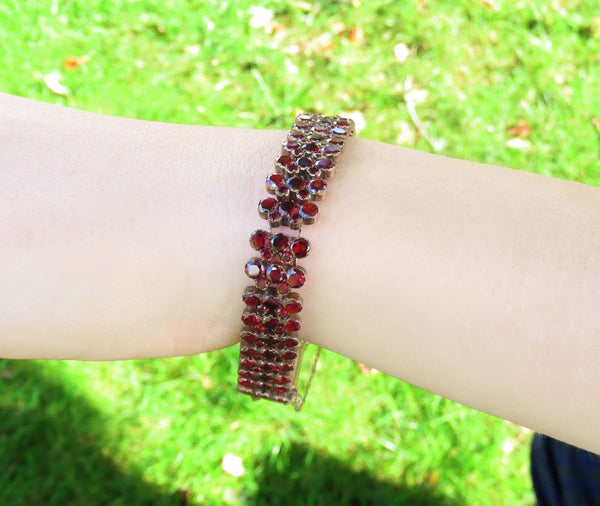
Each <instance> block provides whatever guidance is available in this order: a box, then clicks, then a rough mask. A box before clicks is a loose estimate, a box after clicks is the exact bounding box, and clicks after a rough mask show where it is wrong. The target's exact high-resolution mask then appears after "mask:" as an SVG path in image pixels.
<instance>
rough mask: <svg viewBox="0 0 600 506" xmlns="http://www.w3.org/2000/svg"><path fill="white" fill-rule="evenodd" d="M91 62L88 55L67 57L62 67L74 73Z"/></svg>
mask: <svg viewBox="0 0 600 506" xmlns="http://www.w3.org/2000/svg"><path fill="white" fill-rule="evenodd" d="M89 61H90V57H89V56H88V55H87V54H85V55H83V56H67V57H66V58H65V59H64V60H63V62H62V66H63V68H64V69H66V70H70V71H73V70H77V69H78V68H79V67H81V66H82V65H84V64H86V63H87V62H89Z"/></svg>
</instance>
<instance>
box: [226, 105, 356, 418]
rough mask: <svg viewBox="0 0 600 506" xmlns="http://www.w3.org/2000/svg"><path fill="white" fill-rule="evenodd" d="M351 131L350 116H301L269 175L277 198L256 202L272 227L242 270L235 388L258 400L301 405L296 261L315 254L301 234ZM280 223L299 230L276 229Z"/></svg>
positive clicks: (300, 276) (257, 238)
mask: <svg viewBox="0 0 600 506" xmlns="http://www.w3.org/2000/svg"><path fill="white" fill-rule="evenodd" d="M353 134H354V122H353V121H352V120H350V119H346V118H341V117H339V116H332V117H327V116H323V115H321V114H301V115H300V116H298V117H297V118H296V121H295V122H294V125H293V126H292V129H291V131H290V133H289V135H288V137H287V139H286V141H285V142H284V144H283V149H282V153H281V156H280V157H279V158H278V159H277V160H276V161H275V172H274V173H273V174H271V175H269V176H268V177H267V180H266V186H267V192H269V193H270V194H271V195H273V196H272V197H267V198H263V199H262V200H261V201H260V202H259V203H258V214H259V215H260V217H261V218H264V219H265V220H267V221H268V222H269V231H266V230H255V231H254V232H252V234H251V235H250V246H252V248H253V249H255V250H256V251H257V252H258V253H259V254H260V256H256V257H254V258H251V259H250V260H249V261H248V262H247V263H246V267H245V270H246V274H247V275H248V277H249V278H250V279H252V280H253V281H254V285H252V286H248V287H247V288H246V289H245V290H244V293H243V295H242V300H243V301H244V302H245V304H246V309H245V310H244V312H243V314H242V322H243V324H244V326H243V328H242V331H241V339H242V342H241V345H240V360H239V370H238V387H237V388H238V390H239V391H240V392H242V393H244V394H249V395H251V396H253V397H254V398H255V399H258V398H265V399H270V400H273V401H278V402H282V403H285V404H292V405H293V406H295V407H296V409H300V407H301V406H302V403H303V402H304V398H303V397H302V395H301V394H300V393H299V391H298V375H299V370H300V362H301V358H302V353H303V350H304V346H305V345H306V343H305V342H304V341H302V340H300V339H299V337H298V331H299V330H300V317H299V316H298V313H299V312H300V311H301V310H302V298H301V297H300V295H298V294H297V293H296V292H295V291H292V290H294V289H297V288H300V287H301V286H302V285H303V284H304V281H305V279H306V271H305V270H304V269H303V268H302V267H301V266H299V265H297V263H296V260H297V259H299V258H304V257H305V256H307V255H308V253H309V251H310V243H309V242H308V240H307V239H305V238H304V237H302V236H301V233H302V225H309V224H311V223H314V222H315V221H316V219H317V216H318V212H319V209H318V207H317V204H315V203H314V201H315V200H320V199H322V198H323V197H324V196H325V193H326V191H327V180H328V179H330V178H331V177H333V175H334V171H335V166H336V164H337V161H338V157H339V155H340V153H341V151H342V148H343V146H344V144H345V142H346V140H347V139H348V137H350V136H351V135H353ZM281 226H285V227H288V228H290V229H291V230H293V231H298V235H297V236H293V235H289V234H286V233H283V232H277V233H274V232H273V229H275V228H279V227H281ZM313 372H314V368H313ZM309 383H310V380H309Z"/></svg>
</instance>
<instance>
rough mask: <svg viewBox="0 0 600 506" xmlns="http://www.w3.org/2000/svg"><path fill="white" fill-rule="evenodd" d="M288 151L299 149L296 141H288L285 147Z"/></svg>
mask: <svg viewBox="0 0 600 506" xmlns="http://www.w3.org/2000/svg"><path fill="white" fill-rule="evenodd" d="M285 146H286V147H287V148H288V149H291V150H294V149H298V148H299V147H300V143H299V142H298V141H297V140H289V141H287V144H286V145H285Z"/></svg>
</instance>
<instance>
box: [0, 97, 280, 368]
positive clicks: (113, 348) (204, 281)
mask: <svg viewBox="0 0 600 506" xmlns="http://www.w3.org/2000/svg"><path fill="white" fill-rule="evenodd" d="M0 135H1V138H2V143H1V144H0V161H1V162H0V194H1V198H0V279H1V280H2V286H3V297H2V299H1V300H0V356H3V357H11V358H82V359H118V358H133V357H151V356H167V355H179V354H184V353H197V352H200V351H206V350H208V349H215V348H218V347H222V346H226V345H227V344H231V343H233V342H234V341H235V340H236V335H235V332H230V333H229V334H228V337H227V339H228V340H227V339H225V338H224V337H223V336H224V335H225V333H224V332H223V330H222V329H221V322H224V321H227V319H228V318H229V317H230V316H231V315H230V314H227V315H226V316H224V315H223V314H222V313H223V311H224V308H226V307H229V308H233V307H235V308H236V312H239V311H240V309H239V305H240V303H241V301H240V294H241V290H243V287H244V286H245V285H244V280H243V276H242V275H241V272H242V271H241V258H240V253H241V250H242V249H243V245H244V244H245V241H244V238H243V237H244V236H245V235H247V233H248V227H250V226H251V217H252V218H254V213H252V209H253V207H254V206H255V205H256V203H255V202H254V203H252V204H251V202H252V200H255V199H256V197H253V196H252V195H251V193H252V189H251V186H252V185H254V186H255V192H256V191H258V187H260V186H261V181H260V179H261V178H260V177H259V173H261V172H262V171H263V170H264V169H263V167H264V165H265V163H266V160H267V159H269V158H270V159H272V158H273V157H274V156H275V154H276V152H277V143H278V141H274V142H266V143H265V144H266V146H260V145H257V144H260V143H261V142H264V141H262V140H261V137H260V135H256V134H255V133H254V132H251V131H243V130H231V129H218V128H202V127H193V126H185V125H170V124H161V123H152V122H142V121H135V120H127V119H120V118H113V117H106V116H100V115H94V114H88V113H83V112H80V111H75V110H71V109H66V108H59V107H54V106H49V105H46V104H41V103H37V102H33V101H27V100H23V99H19V98H16V97H10V96H6V95H0ZM270 135H271V136H273V135H274V136H275V137H277V133H276V132H272V133H270ZM269 150H271V151H272V152H271V153H269ZM262 157H264V159H263V158H262ZM271 162H272V160H271ZM251 165H252V166H256V174H254V175H252V174H246V173H245V172H244V171H245V170H246V169H247V168H248V167H250V166H251ZM240 199H246V200H245V202H244V201H240ZM244 215H246V216H247V217H248V219H247V221H246V222H245V223H240V221H239V220H240V217H242V216H244ZM236 242H239V243H240V244H239V248H237V249H233V248H232V245H233V244H235V243H236ZM232 313H233V311H232ZM234 320H235V321H236V322H239V314H238V315H236V316H235V317H234ZM227 325H228V329H229V328H230V327H229V325H231V326H233V323H232V322H227Z"/></svg>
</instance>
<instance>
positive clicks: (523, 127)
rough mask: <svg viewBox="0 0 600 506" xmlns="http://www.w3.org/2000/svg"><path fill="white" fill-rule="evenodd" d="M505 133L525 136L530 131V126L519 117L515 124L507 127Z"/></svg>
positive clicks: (512, 135) (513, 135)
mask: <svg viewBox="0 0 600 506" xmlns="http://www.w3.org/2000/svg"><path fill="white" fill-rule="evenodd" d="M506 133H507V134H508V135H510V136H511V137H521V138H525V137H527V136H528V135H529V134H530V133H531V128H529V125H527V123H525V120H524V119H520V120H519V123H518V124H517V125H516V126H511V127H508V128H507V129H506Z"/></svg>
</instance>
